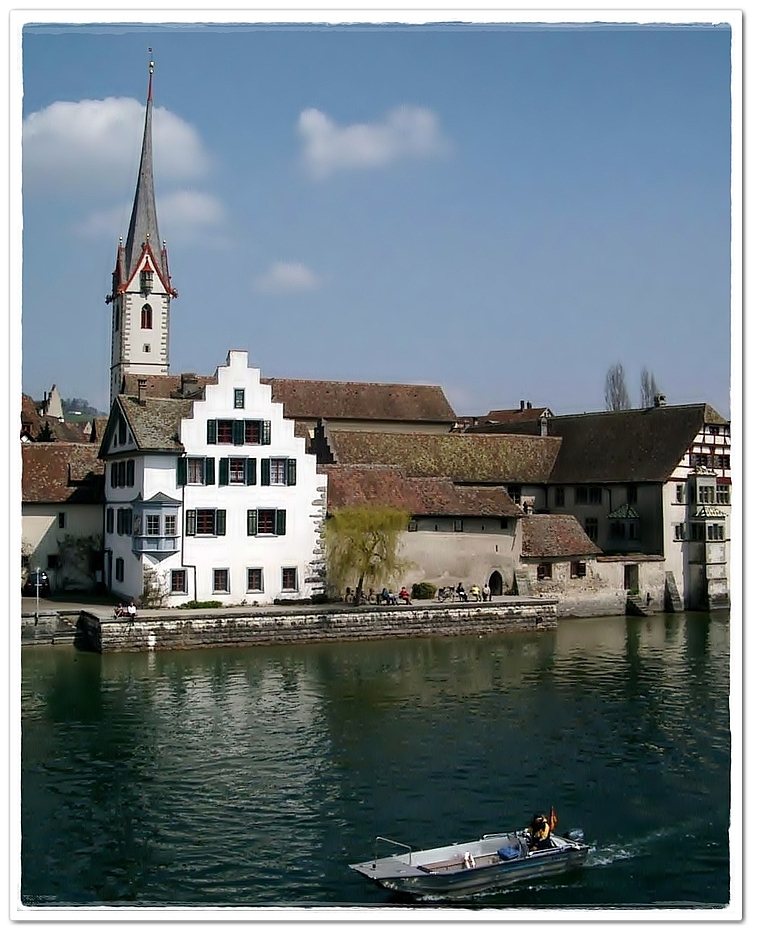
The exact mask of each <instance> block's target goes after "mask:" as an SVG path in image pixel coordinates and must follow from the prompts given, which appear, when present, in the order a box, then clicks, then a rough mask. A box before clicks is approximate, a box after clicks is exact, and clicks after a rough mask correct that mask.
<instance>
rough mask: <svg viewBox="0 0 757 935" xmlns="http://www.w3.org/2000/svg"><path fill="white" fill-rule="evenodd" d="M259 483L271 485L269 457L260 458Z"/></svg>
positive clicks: (264, 485)
mask: <svg viewBox="0 0 757 935" xmlns="http://www.w3.org/2000/svg"><path fill="white" fill-rule="evenodd" d="M260 485H261V487H270V486H271V459H270V458H261V459H260Z"/></svg>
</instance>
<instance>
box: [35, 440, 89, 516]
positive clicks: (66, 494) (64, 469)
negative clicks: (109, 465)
mask: <svg viewBox="0 0 757 935" xmlns="http://www.w3.org/2000/svg"><path fill="white" fill-rule="evenodd" d="M104 471H105V465H104V464H103V462H102V461H100V460H99V459H98V457H97V446H96V445H79V444H67V443H65V442H36V443H34V444H24V445H22V446H21V489H22V498H23V502H24V503H102V502H103V490H104Z"/></svg>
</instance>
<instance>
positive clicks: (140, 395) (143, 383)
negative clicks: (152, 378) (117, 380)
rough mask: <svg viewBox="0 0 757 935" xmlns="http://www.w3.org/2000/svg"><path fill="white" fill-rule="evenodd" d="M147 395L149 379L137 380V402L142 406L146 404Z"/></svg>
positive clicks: (140, 378)
mask: <svg viewBox="0 0 757 935" xmlns="http://www.w3.org/2000/svg"><path fill="white" fill-rule="evenodd" d="M146 395H147V377H139V378H138V379H137V402H138V403H139V405H140V406H144V404H145V396H146Z"/></svg>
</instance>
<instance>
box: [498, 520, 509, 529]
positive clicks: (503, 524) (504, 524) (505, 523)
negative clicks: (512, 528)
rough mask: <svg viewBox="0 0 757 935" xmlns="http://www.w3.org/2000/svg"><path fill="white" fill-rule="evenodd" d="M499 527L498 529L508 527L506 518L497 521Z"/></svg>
mask: <svg viewBox="0 0 757 935" xmlns="http://www.w3.org/2000/svg"><path fill="white" fill-rule="evenodd" d="M499 528H500V529H508V528H509V523H508V521H507V518H503V519H501V520H500V521H499Z"/></svg>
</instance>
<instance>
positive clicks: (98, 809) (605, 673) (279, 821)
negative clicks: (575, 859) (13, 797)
mask: <svg viewBox="0 0 757 935" xmlns="http://www.w3.org/2000/svg"><path fill="white" fill-rule="evenodd" d="M21 776H22V781H21V796H22V802H21V822H22V845H21V857H22V884H21V893H22V900H23V902H24V904H25V905H27V906H60V907H62V906H94V905H106V906H107V905H113V906H125V905H126V906H165V907H178V906H190V907H192V906H194V907H200V906H228V907H237V908H247V907H250V908H252V907H292V908H298V907H343V906H349V907H366V906H371V907H373V906H398V905H402V903H401V902H399V901H398V897H396V896H392V895H391V894H389V893H387V892H385V891H383V890H380V889H379V888H377V887H374V886H372V885H371V884H370V883H368V882H367V881H364V880H363V879H362V878H361V877H359V876H358V875H357V874H355V873H353V872H352V871H350V870H349V868H348V866H347V865H348V863H350V862H356V861H360V860H365V859H367V858H368V857H370V856H372V855H373V839H374V837H375V836H376V835H379V834H380V835H385V836H387V837H389V838H392V839H394V840H399V841H406V842H408V843H409V844H411V845H413V846H414V847H419V846H431V845H434V844H442V843H448V842H451V841H464V840H470V839H472V838H475V837H479V836H480V835H481V834H483V833H487V832H495V831H503V830H510V829H513V828H516V827H523V826H524V825H525V824H526V823H527V822H528V820H529V819H530V817H531V814H532V813H533V812H534V811H536V810H545V809H548V808H549V807H550V805H554V807H555V809H556V810H557V813H558V819H559V829H561V830H563V831H567V830H568V829H569V828H574V827H581V828H583V830H584V833H585V836H586V840H587V842H588V843H590V844H591V846H592V850H591V853H590V856H589V860H588V862H587V864H586V866H585V867H584V868H583V869H582V870H580V871H577V872H574V873H572V874H571V875H569V876H566V877H564V878H562V879H556V880H554V881H551V882H548V883H541V884H538V885H534V884H532V885H521V886H520V887H518V888H516V889H513V890H506V891H493V892H490V893H486V894H483V895H480V896H476V897H468V898H467V899H466V900H465V903H464V904H465V905H467V906H471V907H473V908H489V907H494V906H501V907H532V908H535V907H549V908H559V907H607V908H610V907H612V908H624V907H625V908H640V907H654V908H660V907H695V908H702V907H719V906H724V905H726V904H728V902H729V899H730V890H729V840H728V825H729V812H730V800H729V797H730V732H729V621H728V615H727V614H722V613H714V614H712V615H708V614H694V613H688V614H680V615H671V616H662V615H660V616H655V617H651V618H643V619H642V618H625V617H617V618H598V619H591V620H566V621H562V622H561V623H560V624H559V626H558V628H557V629H556V630H553V631H549V632H541V633H512V634H506V635H496V636H494V635H490V636H483V637H478V638H439V639H412V640H387V641H374V642H355V643H340V644H335V645H330V644H329V645H309V646H277V647H257V648H256V647H252V648H249V647H248V648H233V649H232V648H229V649H213V650H202V651H187V652H162V653H149V654H112V655H104V656H98V655H94V654H88V653H82V652H79V651H77V650H75V649H74V648H73V647H69V646H67V647H29V648H24V650H23V653H22V769H21Z"/></svg>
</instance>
